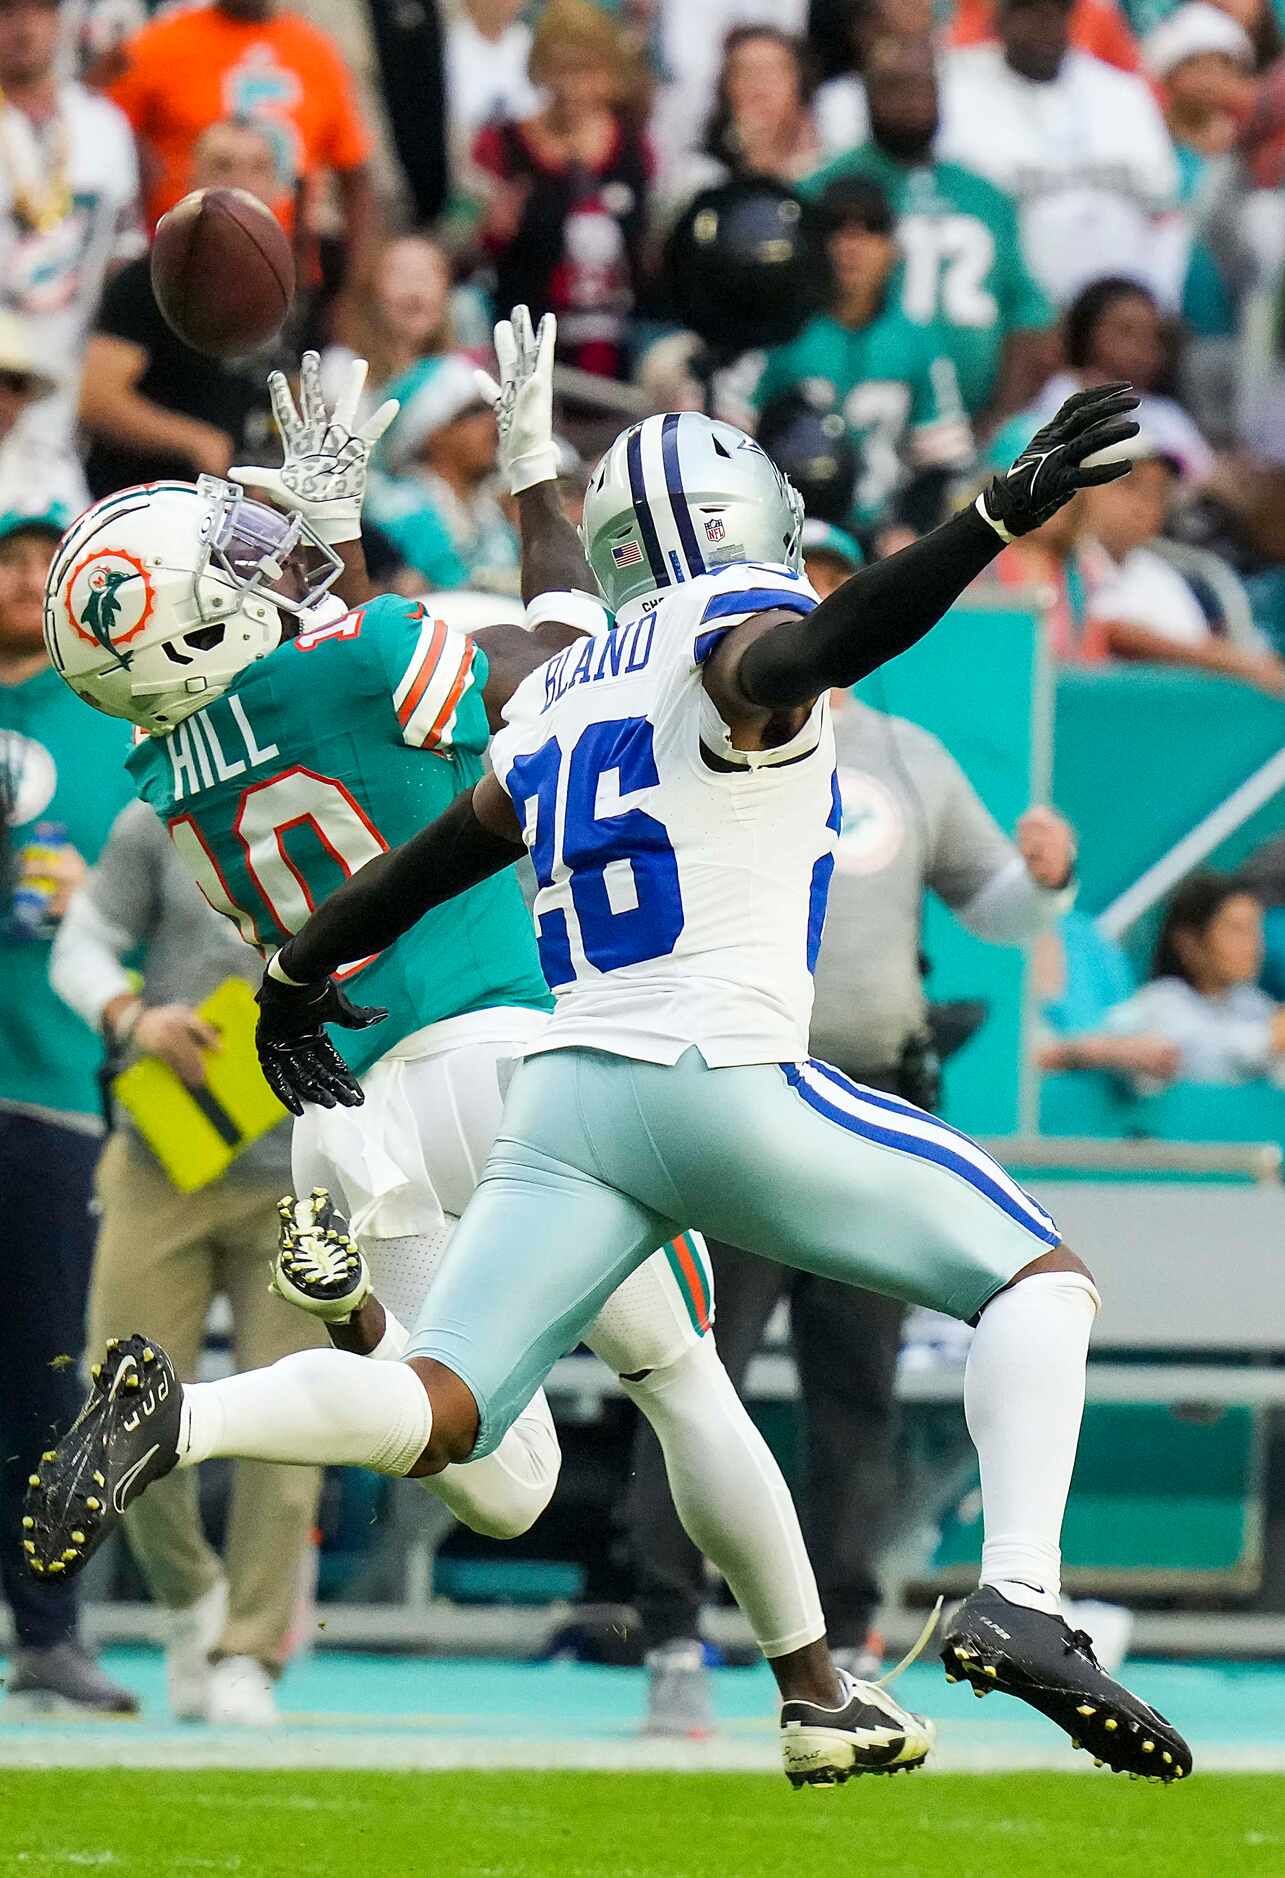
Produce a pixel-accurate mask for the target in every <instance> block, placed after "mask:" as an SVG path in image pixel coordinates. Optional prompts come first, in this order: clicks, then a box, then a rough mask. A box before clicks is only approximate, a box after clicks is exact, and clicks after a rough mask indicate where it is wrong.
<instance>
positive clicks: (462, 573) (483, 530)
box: [366, 354, 518, 593]
mask: <svg viewBox="0 0 1285 1878" xmlns="http://www.w3.org/2000/svg"><path fill="white" fill-rule="evenodd" d="M387 389H388V393H389V395H390V396H391V397H394V398H399V399H400V400H401V406H402V408H401V411H400V412H399V413H398V416H397V418H396V420H395V422H394V423H393V426H392V428H391V429H390V431H389V432H388V435H387V436H386V437H385V438H384V441H383V445H382V447H381V450H380V469H379V473H378V474H377V475H375V476H373V477H372V478H371V485H370V494H369V497H368V498H367V503H366V513H367V515H368V517H369V519H370V520H371V521H372V522H373V523H374V524H375V525H376V527H378V528H380V529H382V530H383V532H384V534H386V535H387V536H388V538H389V540H390V541H392V542H393V544H394V545H395V547H396V549H397V551H398V553H399V554H400V555H401V556H402V558H403V560H404V561H405V562H406V563H407V565H408V566H409V567H412V568H414V569H415V571H416V572H417V573H418V574H420V575H421V576H422V578H423V580H424V584H425V586H426V587H431V588H451V587H480V588H485V589H487V590H488V591H490V592H492V593H516V592H517V590H518V539H517V535H516V533H515V532H514V529H513V526H512V524H511V523H510V522H509V520H508V519H507V517H506V516H505V514H504V511H503V509H502V508H501V507H500V504H499V501H498V500H497V498H496V494H495V490H494V487H493V484H494V479H495V463H496V455H495V453H496V442H497V439H496V428H495V414H494V412H493V411H492V410H491V407H490V405H489V404H487V403H486V402H485V400H484V399H483V398H482V397H481V395H480V393H479V392H478V389H477V385H476V382H475V380H474V377H473V367H472V366H471V365H470V364H469V362H468V360H467V359H464V358H461V357H460V356H459V355H458V354H451V355H449V356H447V357H446V358H435V359H421V360H420V361H419V363H418V364H417V365H414V366H412V367H411V369H410V371H408V372H404V373H403V374H402V376H401V377H400V378H397V379H394V380H393V382H392V384H390V385H389V386H388V388H387Z"/></svg>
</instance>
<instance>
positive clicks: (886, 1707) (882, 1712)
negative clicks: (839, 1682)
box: [781, 1671, 937, 1787]
mask: <svg viewBox="0 0 1285 1878" xmlns="http://www.w3.org/2000/svg"><path fill="white" fill-rule="evenodd" d="M840 1675H841V1676H842V1679H843V1686H844V1692H845V1696H846V1700H845V1701H844V1702H843V1703H842V1704H841V1705H840V1706H839V1707H838V1708H823V1707H822V1706H821V1705H820V1704H819V1703H816V1702H783V1703H782V1704H781V1754H782V1758H783V1759H784V1762H785V1775H786V1778H787V1780H788V1781H789V1783H790V1785H791V1786H792V1787H837V1786H840V1785H841V1784H842V1783H843V1782H844V1781H845V1780H851V1779H852V1778H853V1777H854V1776H855V1775H857V1774H899V1773H902V1772H903V1771H904V1772H907V1773H909V1772H910V1770H911V1769H912V1768H915V1767H922V1766H923V1764H924V1762H925V1761H926V1760H927V1758H928V1755H929V1753H930V1752H931V1750H932V1745H933V1742H934V1741H935V1740H936V1735H937V1731H936V1729H935V1728H934V1727H933V1725H932V1723H931V1722H930V1721H925V1720H924V1718H923V1716H922V1715H912V1714H911V1712H910V1710H909V1709H908V1708H903V1707H902V1706H901V1704H900V1702H898V1701H896V1700H895V1698H894V1697H893V1696H891V1695H889V1693H888V1691H887V1690H886V1689H885V1688H882V1687H880V1686H879V1684H877V1683H873V1682H858V1681H857V1679H856V1677H855V1676H849V1675H847V1674H846V1673H845V1672H843V1671H841V1672H840Z"/></svg>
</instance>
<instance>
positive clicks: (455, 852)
mask: <svg viewBox="0 0 1285 1878" xmlns="http://www.w3.org/2000/svg"><path fill="white" fill-rule="evenodd" d="M521 853H522V846H521V843H520V842H518V843H515V842H512V841H506V840H505V838H504V837H503V836H502V835H496V834H493V833H492V832H491V830H490V829H488V828H484V827H483V826H482V823H481V822H479V820H478V819H477V816H476V815H475V814H474V813H473V796H472V792H471V791H470V792H469V793H467V794H465V795H462V796H457V797H456V799H455V801H454V802H452V804H451V806H450V808H449V809H447V810H446V811H445V813H444V814H442V815H439V816H438V818H437V820H436V821H435V822H430V823H429V824H428V827H427V828H421V829H420V831H419V833H418V834H417V835H412V837H411V839H410V840H409V841H406V842H403V844H402V846H401V847H400V848H392V849H390V851H389V852H388V853H387V854H381V855H378V856H377V857H376V859H375V860H373V861H368V862H367V863H366V865H365V867H363V868H359V869H358V871H357V873H355V874H354V875H353V876H352V878H351V880H347V881H345V882H344V884H343V886H342V887H340V888H338V889H337V890H336V892H334V893H332V894H331V896H330V898H329V899H328V900H325V901H323V903H322V904H321V905H320V906H319V907H318V908H317V910H316V912H315V913H314V914H313V915H312V916H311V918H310V919H308V920H307V921H305V923H304V924H303V925H302V926H301V927H300V928H299V931H298V932H297V933H296V934H295V936H294V938H293V939H290V940H288V941H287V942H286V944H285V945H284V946H283V947H282V948H281V969H282V970H283V971H284V972H285V973H286V975H287V976H288V977H290V978H293V979H294V980H295V981H296V982H297V983H299V984H311V983H312V982H314V981H315V980H317V979H320V978H326V977H328V976H329V974H330V973H331V972H335V971H338V970H339V968H340V966H341V965H346V964H348V963H349V962H350V961H352V960H353V959H367V958H370V957H371V956H372V954H374V953H376V952H382V951H383V949H384V947H385V946H390V945H391V944H392V943H393V940H394V939H399V938H400V937H401V935H402V934H403V933H404V932H408V931H409V930H410V928H411V927H412V926H413V925H414V924H415V922H416V920H418V919H421V918H422V917H423V915H424V914H425V913H427V912H428V911H429V910H430V908H432V907H435V906H440V905H441V904H442V902H443V901H444V900H453V899H454V898H455V896H456V894H459V893H463V892H465V891H466V889H467V888H469V887H476V886H477V884H478V882H479V881H482V880H487V879H489V878H490V876H491V875H492V874H498V873H499V872H500V871H501V869H502V868H505V867H511V866H512V865H513V863H514V862H515V861H516V860H517V858H518V856H519V855H520V854H521Z"/></svg>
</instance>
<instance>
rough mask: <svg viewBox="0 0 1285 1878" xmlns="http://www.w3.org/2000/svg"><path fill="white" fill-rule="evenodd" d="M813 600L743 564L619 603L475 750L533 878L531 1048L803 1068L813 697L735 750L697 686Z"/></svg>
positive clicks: (819, 851) (811, 876)
mask: <svg viewBox="0 0 1285 1878" xmlns="http://www.w3.org/2000/svg"><path fill="white" fill-rule="evenodd" d="M816 604H817V596H816V593H815V591H814V590H813V588H812V587H811V586H810V585H809V584H808V582H807V581H806V580H805V579H803V578H802V576H800V575H798V574H794V573H790V572H789V571H788V570H787V569H785V568H783V567H768V566H760V565H757V564H745V563H742V564H741V565H739V566H735V567H727V568H723V569H721V570H720V571H719V572H718V573H716V574H708V575H704V576H702V577H700V578H699V579H696V580H691V581H688V582H686V583H685V584H684V585H682V586H681V587H678V588H675V589H673V590H671V591H669V592H667V593H666V594H665V595H664V596H663V597H659V598H658V597H657V596H655V595H651V596H648V597H647V598H645V599H641V600H637V601H634V602H632V603H631V604H630V605H629V606H627V607H625V608H624V609H623V610H622V612H621V614H620V616H619V618H618V619H617V622H616V625H615V627H614V628H613V629H612V631H611V632H610V633H608V634H606V635H605V636H604V637H595V638H592V639H583V640H578V641H577V642H576V643H575V644H574V645H572V646H569V647H568V648H567V649H566V650H565V651H563V652H560V653H558V654H557V655H556V657H554V658H552V659H550V660H549V661H548V663H547V664H545V665H543V666H541V667H540V669H539V670H538V671H536V672H533V673H532V674H531V676H530V677H529V678H528V679H527V680H526V681H525V683H524V684H522V685H521V686H520V687H519V689H518V690H517V692H516V693H515V694H514V696H513V698H512V700H511V701H510V704H509V707H508V710H507V712H506V713H505V719H506V721H505V725H504V728H503V729H502V730H501V731H500V732H499V734H498V735H497V736H496V737H495V738H494V739H493V741H492V744H491V760H492V762H493V764H494V767H495V773H496V776H497V777H498V779H499V781H500V783H501V784H502V786H503V787H504V789H505V791H506V792H507V794H508V795H509V797H510V799H511V800H512V802H513V806H514V808H515V809H516V811H517V815H518V819H519V821H521V823H522V824H523V830H524V834H525V837H526V842H527V846H528V847H529V849H530V851H531V859H532V862H533V864H534V867H535V873H536V878H537V880H538V882H539V893H538V895H537V897H536V903H535V918H536V930H537V934H538V937H539V942H540V958H541V963H542V965H543V967H544V972H545V976H546V977H547V979H548V981H549V983H550V985H551V986H552V988H553V990H554V992H555V993H556V997H557V1007H556V1010H555V1012H554V1016H553V1018H552V1020H551V1022H550V1024H549V1027H548V1029H547V1030H546V1031H545V1032H544V1033H543V1035H542V1036H541V1038H540V1040H539V1041H538V1042H537V1043H536V1044H535V1045H534V1046H533V1048H534V1050H555V1049H559V1048H567V1047H570V1046H572V1045H578V1046H583V1047H586V1048H592V1049H599V1050H609V1051H611V1052H613V1053H614V1054H616V1055H619V1056H630V1057H638V1058H641V1059H643V1060H644V1061H647V1062H652V1063H675V1062H677V1060H678V1058H679V1057H680V1056H681V1055H682V1054H683V1052H684V1051H685V1050H687V1049H690V1047H691V1046H692V1045H693V1044H695V1045H696V1046H697V1047H698V1048H699V1049H700V1051H701V1053H702V1055H703V1056H704V1058H705V1061H706V1062H707V1063H708V1064H709V1066H710V1067H711V1068H712V1069H717V1068H722V1067H725V1066H728V1065H731V1064H741V1063H775V1062H794V1061H796V1060H798V1059H799V1058H802V1057H805V1056H806V1055H807V1044H808V1023H809V1019H810V1017H811V1013H812V967H813V965H814V963H815V960H816V954H817V950H818V947H819V945H820V940H821V924H822V921H823V919H824V916H825V902H826V895H827V892H828V889H829V884H830V875H831V873H832V871H833V867H834V846H835V840H836V834H837V830H838V826H839V804H838V794H837V789H836V785H835V779H834V767H835V765H834V737H833V733H832V731H831V727H830V714H829V703H828V700H827V699H825V698H822V699H820V700H819V701H818V703H817V705H816V708H815V710H814V711H813V712H812V713H811V715H810V716H809V718H808V721H807V723H806V724H805V725H804V727H803V728H802V730H801V731H800V732H799V733H798V735H797V736H796V737H794V738H793V739H792V740H791V741H790V743H788V744H786V745H782V746H781V747H780V748H779V749H776V750H771V751H764V752H748V751H742V750H736V749H734V748H733V747H732V745H731V743H730V740H729V738H728V734H727V727H726V725H725V724H724V723H723V720H722V718H721V717H720V716H719V714H718V712H717V711H716V710H715V708H714V706H713V704H712V702H711V701H710V699H709V697H708V695H707V693H706V691H705V689H704V686H703V684H702V682H701V667H702V665H703V664H704V662H705V660H706V659H707V658H708V657H709V656H710V654H711V652H712V651H713V650H714V648H715V646H716V645H717V644H718V642H719V640H720V639H721V638H722V637H723V635H724V634H725V633H727V632H729V631H730V630H731V629H732V627H734V626H735V625H737V624H738V623H739V622H740V621H741V620H744V619H747V618H748V617H750V616H751V615H752V614H754V613H761V612H768V611H773V610H776V609H780V608H788V609H789V610H791V611H794V612H798V613H808V612H810V611H811V610H812V608H813V607H814V606H815V605H816Z"/></svg>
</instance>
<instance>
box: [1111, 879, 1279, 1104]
mask: <svg viewBox="0 0 1285 1878" xmlns="http://www.w3.org/2000/svg"><path fill="white" fill-rule="evenodd" d="M1262 966H1263V909H1262V906H1261V905H1260V903H1259V902H1258V900H1256V899H1255V897H1254V895H1253V894H1252V893H1250V892H1249V890H1248V889H1247V888H1245V887H1244V886H1242V885H1241V883H1240V882H1239V881H1238V880H1236V879H1234V878H1232V877H1231V876H1229V875H1226V874H1215V873H1206V874H1193V875H1192V877H1191V878H1190V879H1189V880H1187V881H1185V882H1184V883H1183V885H1182V886H1181V887H1179V888H1178V890H1177V892H1176V893H1175V894H1174V896H1173V899H1172V900H1171V901H1170V903H1169V909H1168V911H1167V913H1166V914H1165V918H1164V924H1163V925H1162V926H1161V928H1160V936H1159V938H1158V939H1157V941H1156V949H1155V954H1154V956H1153V958H1152V962H1151V981H1150V983H1149V984H1146V985H1144V986H1143V987H1142V989H1141V991H1139V992H1137V993H1135V995H1134V996H1133V997H1132V998H1129V999H1128V1000H1127V1001H1126V1002H1125V1003H1124V1004H1120V1005H1117V1006H1116V1007H1115V1009H1114V1010H1113V1011H1111V1012H1109V1013H1108V1015H1107V1019H1106V1022H1105V1025H1104V1029H1105V1031H1106V1032H1107V1034H1108V1035H1110V1036H1114V1037H1131V1036H1137V1035H1139V1034H1140V1033H1142V1032H1146V1033H1148V1034H1151V1035H1154V1036H1159V1037H1164V1038H1166V1039H1168V1041H1169V1042H1170V1043H1172V1044H1173V1045H1174V1046H1176V1049H1177V1052H1178V1063H1177V1075H1178V1077H1179V1079H1180V1080H1181V1081H1183V1082H1204V1083H1242V1082H1253V1081H1255V1080H1257V1079H1258V1078H1259V1077H1266V1078H1268V1079H1269V1080H1270V1081H1272V1082H1274V1083H1276V1084H1277V1085H1278V1086H1279V1087H1282V1088H1285V1006H1281V1005H1279V1004H1277V1003H1276V1002H1275V1001H1274V1000H1273V999H1272V998H1269V997H1268V995H1267V993H1266V992H1265V991H1263V990H1261V989H1260V988H1259V986H1258V983H1257V979H1258V975H1259V973H1260V972H1261V970H1262Z"/></svg>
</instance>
